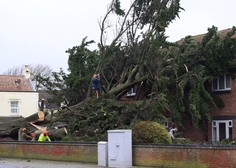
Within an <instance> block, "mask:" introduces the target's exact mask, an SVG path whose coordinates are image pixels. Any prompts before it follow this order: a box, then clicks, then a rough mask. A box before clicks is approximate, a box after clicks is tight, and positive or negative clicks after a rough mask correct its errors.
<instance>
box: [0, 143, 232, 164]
mask: <svg viewBox="0 0 236 168" xmlns="http://www.w3.org/2000/svg"><path fill="white" fill-rule="evenodd" d="M97 153H98V152H97V143H55V142H49V143H39V142H0V157H7V158H22V159H40V160H58V161H73V162H84V163H95V164H97V161H98V156H97ZM235 156H236V146H234V145H231V146H227V145H226V146H212V145H168V146H163V145H133V165H134V166H150V167H168V168H169V167H170V168H171V167H173V168H189V167H191V168H222V167H235V166H236V159H235Z"/></svg>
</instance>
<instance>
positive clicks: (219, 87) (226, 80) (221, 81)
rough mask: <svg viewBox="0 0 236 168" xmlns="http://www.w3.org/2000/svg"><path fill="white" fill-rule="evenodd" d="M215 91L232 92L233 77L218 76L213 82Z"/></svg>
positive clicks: (228, 75) (226, 75)
mask: <svg viewBox="0 0 236 168" xmlns="http://www.w3.org/2000/svg"><path fill="white" fill-rule="evenodd" d="M212 90H213V91H227V90H231V76H230V74H224V75H223V76H218V77H217V78H215V79H213V81H212Z"/></svg>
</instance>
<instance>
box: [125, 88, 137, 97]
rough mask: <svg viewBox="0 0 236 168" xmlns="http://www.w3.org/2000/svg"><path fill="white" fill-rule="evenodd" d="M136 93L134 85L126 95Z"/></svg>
mask: <svg viewBox="0 0 236 168" xmlns="http://www.w3.org/2000/svg"><path fill="white" fill-rule="evenodd" d="M135 95H136V86H134V87H132V88H131V89H130V90H129V91H128V92H127V96H135Z"/></svg>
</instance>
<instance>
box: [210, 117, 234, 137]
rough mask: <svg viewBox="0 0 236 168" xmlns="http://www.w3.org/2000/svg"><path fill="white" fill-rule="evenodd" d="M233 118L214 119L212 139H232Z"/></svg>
mask: <svg viewBox="0 0 236 168" xmlns="http://www.w3.org/2000/svg"><path fill="white" fill-rule="evenodd" d="M232 125H233V124H232V120H213V121H212V141H213V142H216V141H218V142H219V141H222V140H225V139H232Z"/></svg>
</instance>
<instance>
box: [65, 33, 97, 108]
mask: <svg viewBox="0 0 236 168" xmlns="http://www.w3.org/2000/svg"><path fill="white" fill-rule="evenodd" d="M86 39H87V38H86V37H85V38H84V39H83V40H82V42H81V44H80V45H79V46H75V47H72V48H71V49H68V50H67V51H66V53H68V54H69V59H68V65H69V69H68V70H69V71H70V72H71V73H70V74H69V75H68V76H67V78H66V83H67V86H68V88H69V90H70V95H71V97H70V98H69V97H68V99H70V102H71V103H72V104H77V103H78V102H81V101H82V100H84V99H85V98H86V97H87V90H88V88H89V87H90V81H91V77H92V75H93V74H94V73H95V68H96V66H97V64H98V59H99V55H98V54H97V52H96V51H90V50H89V49H88V48H87V47H88V45H89V44H92V43H94V41H88V42H87V41H86Z"/></svg>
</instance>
